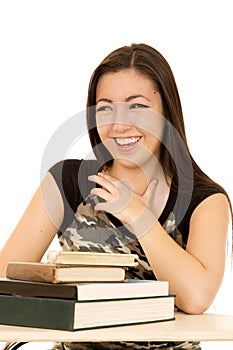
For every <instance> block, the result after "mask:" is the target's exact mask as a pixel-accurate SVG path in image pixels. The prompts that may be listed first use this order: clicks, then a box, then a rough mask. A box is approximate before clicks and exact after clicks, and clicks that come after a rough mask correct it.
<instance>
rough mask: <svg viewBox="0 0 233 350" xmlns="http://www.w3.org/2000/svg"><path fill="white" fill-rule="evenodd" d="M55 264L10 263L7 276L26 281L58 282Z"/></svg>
mask: <svg viewBox="0 0 233 350" xmlns="http://www.w3.org/2000/svg"><path fill="white" fill-rule="evenodd" d="M55 269H56V267H55V266H51V265H47V264H37V265H36V264H35V265H32V266H30V265H29V264H26V265H24V264H23V263H22V264H20V263H8V265H7V270H6V277H7V278H12V279H19V280H24V281H36V282H53V283H54V282H56V279H55Z"/></svg>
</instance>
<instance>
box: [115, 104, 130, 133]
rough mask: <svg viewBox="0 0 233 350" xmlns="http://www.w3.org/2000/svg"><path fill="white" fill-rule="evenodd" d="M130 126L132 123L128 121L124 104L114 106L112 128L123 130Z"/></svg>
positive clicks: (127, 112) (127, 113)
mask: <svg viewBox="0 0 233 350" xmlns="http://www.w3.org/2000/svg"><path fill="white" fill-rule="evenodd" d="M131 126H132V124H131V123H130V118H129V111H128V109H127V108H126V106H124V105H123V104H119V105H117V106H115V108H114V113H113V125H112V128H113V130H115V131H119V132H123V131H125V130H128V129H130V128H131Z"/></svg>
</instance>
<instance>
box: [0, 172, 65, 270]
mask: <svg viewBox="0 0 233 350" xmlns="http://www.w3.org/2000/svg"><path fill="white" fill-rule="evenodd" d="M63 215H64V210H63V203H62V199H61V195H60V192H59V190H58V188H57V185H56V183H55V181H54V179H53V177H52V175H51V174H50V173H48V174H47V175H46V177H45V179H44V180H43V181H42V183H41V186H40V187H39V188H38V189H37V191H36V192H35V194H34V196H33V198H32V200H31V202H30V203H29V205H28V207H27V209H26V211H25V213H24V215H23V216H22V218H21V220H20V221H19V223H18V225H17V226H16V228H15V230H14V231H13V233H12V234H11V236H10V237H9V239H8V240H7V242H6V244H5V245H4V247H3V249H2V251H1V252H0V276H5V270H6V266H7V263H8V262H9V261H35V262H36V261H40V260H41V258H42V257H43V255H44V253H45V251H46V250H47V248H48V246H49V244H50V243H51V241H52V240H53V238H54V236H55V234H56V233H57V231H58V228H59V226H60V224H61V222H62V220H63Z"/></svg>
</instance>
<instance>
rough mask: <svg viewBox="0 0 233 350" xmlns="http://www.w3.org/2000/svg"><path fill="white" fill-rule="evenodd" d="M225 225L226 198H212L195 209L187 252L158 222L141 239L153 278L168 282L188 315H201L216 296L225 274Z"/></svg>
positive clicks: (227, 221)
mask: <svg viewBox="0 0 233 350" xmlns="http://www.w3.org/2000/svg"><path fill="white" fill-rule="evenodd" d="M228 223H229V204H228V201H227V198H226V196H224V195H223V194H214V195H212V196H210V197H208V198H207V199H205V200H204V201H203V202H202V203H201V204H200V205H199V206H198V207H197V208H196V209H195V211H194V213H193V215H192V217H191V221H190V232H189V238H188V242H187V248H186V250H184V249H182V248H181V247H180V246H178V245H177V244H176V243H175V242H174V241H173V240H172V239H171V238H170V237H169V236H168V235H167V234H166V232H165V230H164V229H163V228H162V226H161V225H160V224H159V222H156V224H155V225H154V227H152V228H151V229H150V231H149V232H148V233H147V234H145V235H144V236H143V237H141V239H140V243H141V245H142V247H143V249H144V251H145V253H146V255H147V258H148V260H149V262H150V264H151V266H152V269H153V271H154V273H155V275H156V276H157V278H158V279H165V280H169V284H170V292H171V293H174V294H176V304H177V306H178V307H180V308H181V309H182V310H184V311H186V312H188V313H192V314H196V313H202V312H204V311H205V310H206V309H207V308H208V307H209V306H210V305H211V303H212V302H213V300H214V298H215V296H216V293H217V291H218V289H219V287H220V284H221V282H222V278H223V273H224V266H225V259H226V241H227V230H228Z"/></svg>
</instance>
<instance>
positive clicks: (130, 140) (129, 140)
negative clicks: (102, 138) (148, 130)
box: [115, 136, 141, 147]
mask: <svg viewBox="0 0 233 350" xmlns="http://www.w3.org/2000/svg"><path fill="white" fill-rule="evenodd" d="M139 140H141V137H140V136H137V137H126V138H123V137H121V138H117V137H116V138H115V141H116V143H117V145H118V146H122V147H128V146H133V145H135V144H136V143H137V142H138V141H139Z"/></svg>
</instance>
